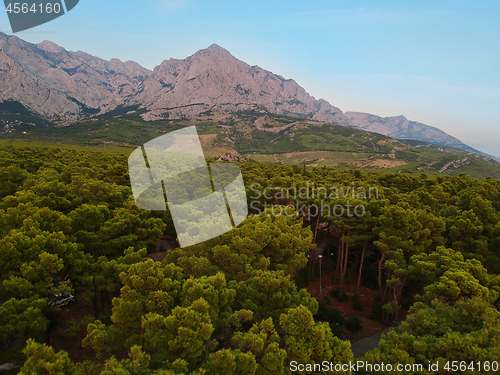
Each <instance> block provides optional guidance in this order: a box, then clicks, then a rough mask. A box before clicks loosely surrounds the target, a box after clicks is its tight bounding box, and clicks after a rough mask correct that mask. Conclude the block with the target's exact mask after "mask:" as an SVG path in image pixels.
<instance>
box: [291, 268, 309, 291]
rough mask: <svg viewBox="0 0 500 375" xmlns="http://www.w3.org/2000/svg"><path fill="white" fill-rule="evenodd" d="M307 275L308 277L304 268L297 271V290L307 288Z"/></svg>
mask: <svg viewBox="0 0 500 375" xmlns="http://www.w3.org/2000/svg"><path fill="white" fill-rule="evenodd" d="M307 275H308V270H307V268H302V269H300V270H298V271H297V273H296V274H295V277H294V279H295V285H297V289H302V288H304V287H306V286H307Z"/></svg>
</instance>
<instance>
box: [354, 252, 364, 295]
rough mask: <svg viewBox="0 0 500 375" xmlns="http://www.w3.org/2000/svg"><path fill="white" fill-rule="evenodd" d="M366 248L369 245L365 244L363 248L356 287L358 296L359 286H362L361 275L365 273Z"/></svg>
mask: <svg viewBox="0 0 500 375" xmlns="http://www.w3.org/2000/svg"><path fill="white" fill-rule="evenodd" d="M366 246H367V244H366V243H365V246H363V252H362V253H361V264H360V266H359V272H358V284H357V285H356V294H359V286H360V285H361V273H362V271H363V261H364V260H365V251H366Z"/></svg>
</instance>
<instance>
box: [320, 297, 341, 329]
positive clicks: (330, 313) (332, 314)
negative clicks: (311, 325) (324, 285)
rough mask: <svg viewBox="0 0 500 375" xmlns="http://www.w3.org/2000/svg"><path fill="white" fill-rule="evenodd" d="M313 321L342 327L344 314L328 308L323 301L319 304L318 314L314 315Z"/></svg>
mask: <svg viewBox="0 0 500 375" xmlns="http://www.w3.org/2000/svg"><path fill="white" fill-rule="evenodd" d="M314 319H315V320H321V321H324V322H328V323H330V325H332V324H333V325H339V326H342V325H344V324H345V317H344V314H342V312H341V311H340V310H338V309H336V308H334V307H329V306H328V304H327V303H326V302H325V301H320V302H319V305H318V312H317V313H316V315H314Z"/></svg>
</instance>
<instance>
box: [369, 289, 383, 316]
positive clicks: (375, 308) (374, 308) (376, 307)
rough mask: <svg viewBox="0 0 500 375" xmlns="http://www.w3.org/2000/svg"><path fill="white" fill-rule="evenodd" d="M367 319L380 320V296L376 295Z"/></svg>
mask: <svg viewBox="0 0 500 375" xmlns="http://www.w3.org/2000/svg"><path fill="white" fill-rule="evenodd" d="M368 318H370V319H374V320H382V298H381V297H380V294H377V297H376V298H375V302H373V306H372V311H371V312H370V314H369V315H368Z"/></svg>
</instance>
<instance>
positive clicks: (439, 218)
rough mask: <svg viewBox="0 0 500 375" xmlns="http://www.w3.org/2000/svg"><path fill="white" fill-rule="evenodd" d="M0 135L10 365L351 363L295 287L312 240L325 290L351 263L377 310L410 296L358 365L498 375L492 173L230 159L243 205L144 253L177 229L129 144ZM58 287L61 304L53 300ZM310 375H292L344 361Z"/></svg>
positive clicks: (242, 369) (98, 369)
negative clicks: (228, 217) (374, 292)
mask: <svg viewBox="0 0 500 375" xmlns="http://www.w3.org/2000/svg"><path fill="white" fill-rule="evenodd" d="M1 145H2V148H1V149H0V178H1V180H2V184H1V185H0V277H1V283H0V302H1V305H0V362H1V363H4V362H15V363H17V364H18V365H19V366H20V368H18V369H16V370H14V371H13V372H12V373H17V372H18V371H20V373H21V374H45V373H46V374H103V375H104V374H165V375H166V374H273V375H277V374H289V373H291V365H290V364H291V363H292V362H296V363H302V364H306V363H309V364H322V363H323V362H324V361H327V362H328V363H332V364H333V365H335V364H348V363H349V362H350V361H353V355H352V352H351V349H350V342H349V338H350V335H349V334H348V333H346V332H345V331H343V330H339V327H338V326H337V324H338V321H339V319H338V314H337V313H338V310H336V309H335V302H334V306H331V305H326V304H325V302H324V301H323V300H321V301H317V300H316V298H314V297H312V296H311V295H310V294H309V292H308V291H307V289H305V288H304V286H305V285H306V284H307V279H308V269H309V264H308V262H309V260H308V258H307V256H306V254H307V253H308V252H310V251H312V250H314V249H315V248H317V247H319V248H320V252H322V255H323V257H324V262H323V265H324V267H328V266H330V267H332V269H334V270H335V277H334V281H335V286H336V288H337V289H335V290H336V296H337V298H342V296H343V292H344V290H343V288H344V285H345V283H346V279H347V278H348V277H350V276H351V275H352V276H353V277H355V280H356V281H357V280H358V277H359V280H360V282H361V283H362V284H363V285H365V286H369V287H370V288H375V289H378V291H379V294H380V302H378V303H375V304H374V308H373V311H372V314H371V316H372V318H373V319H374V320H375V319H379V320H381V321H382V322H383V323H384V324H394V322H398V321H399V320H401V319H400V318H401V315H400V312H401V310H402V309H404V310H406V309H409V312H408V315H407V317H406V319H405V320H404V321H403V322H402V324H401V325H400V326H398V327H397V328H396V329H395V330H394V331H391V332H390V333H389V335H388V336H387V337H386V338H384V339H383V340H382V342H381V345H380V347H379V348H378V349H375V350H373V351H371V352H369V353H367V354H365V356H364V358H363V360H364V361H367V362H370V363H373V364H375V363H382V362H384V363H386V364H388V363H389V364H394V365H396V364H398V363H402V364H417V365H418V364H422V365H423V368H422V369H421V370H417V371H415V370H414V369H412V370H410V371H406V372H405V371H401V372H399V373H401V374H417V373H418V374H435V373H440V374H445V373H448V372H447V369H446V363H447V361H450V368H451V361H459V363H460V361H463V363H466V364H467V366H465V367H460V368H459V369H458V371H454V373H460V374H479V373H498V371H497V370H498V368H497V367H494V366H495V364H494V362H493V361H496V360H497V357H498V352H499V351H500V313H499V311H498V308H499V307H500V300H499V293H500V276H499V271H500V251H499V248H500V247H499V245H500V224H499V218H500V182H499V181H497V180H495V179H492V178H486V179H475V178H470V177H468V176H466V175H465V174H462V175H460V176H457V177H451V176H430V175H429V176H428V175H425V174H420V175H409V174H401V173H385V174H380V173H374V172H369V171H361V170H347V169H335V168H330V167H326V166H324V167H305V166H299V165H291V166H285V165H276V164H268V163H259V162H255V161H248V162H241V163H237V164H238V166H239V167H240V168H241V169H242V171H243V177H244V181H245V186H246V188H247V198H248V203H249V207H250V216H249V217H248V218H247V219H246V220H245V221H244V222H243V223H242V224H241V225H240V226H239V227H238V228H236V229H234V230H232V231H230V232H228V233H226V234H224V235H222V236H220V237H218V238H215V239H213V240H210V241H207V242H204V243H201V244H198V245H195V246H191V247H188V248H183V249H180V248H175V246H174V248H172V249H170V250H169V251H168V254H167V256H166V258H165V259H164V260H161V261H155V260H153V259H152V258H153V257H152V256H151V255H152V254H151V253H152V252H154V251H155V246H156V244H157V243H158V242H159V241H160V239H161V238H163V239H172V240H173V239H174V238H175V231H174V229H173V224H172V220H171V218H170V216H169V213H168V211H167V212H162V211H160V212H152V211H145V210H141V209H139V208H137V206H136V205H135V203H134V199H133V196H132V192H131V189H130V181H129V176H128V170H127V158H128V154H129V153H130V152H131V151H132V149H130V150H129V149H111V148H91V147H87V148H85V147H81V148H79V147H69V146H62V145H60V146H58V147H55V146H53V145H52V146H43V145H38V146H37V145H30V144H27V143H26V144H19V143H8V142H3V143H2V144H1ZM211 162H213V160H211ZM186 189H187V188H186ZM186 194H189V192H188V191H187V192H186ZM309 276H310V277H311V278H313V277H316V278H317V274H316V273H313V274H311V275H309ZM64 293H72V294H74V296H75V301H74V302H75V304H74V305H72V306H64V307H52V306H50V305H49V302H51V301H52V300H53V299H54V296H55V295H58V294H64ZM354 300H355V298H353V303H355V301H354ZM365 308H366V307H365ZM346 327H347V329H348V330H351V331H355V330H354V329H352V328H350V327H348V326H347V325H346ZM429 361H430V362H431V363H436V361H439V366H440V369H439V371H437V372H435V371H429V369H428V367H427V366H428V363H429ZM486 362H488V364H487V366H489V367H488V369H486V367H485V366H486ZM471 363H472V365H471ZM471 366H472V367H471ZM321 371H323V372H321ZM321 371H316V372H314V371H305V372H302V373H337V374H351V371H350V370H349V369H347V370H343V371H330V368H329V369H325V368H322V369H321ZM361 373H383V372H380V371H378V372H375V371H373V372H370V371H365V372H363V371H361Z"/></svg>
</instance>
